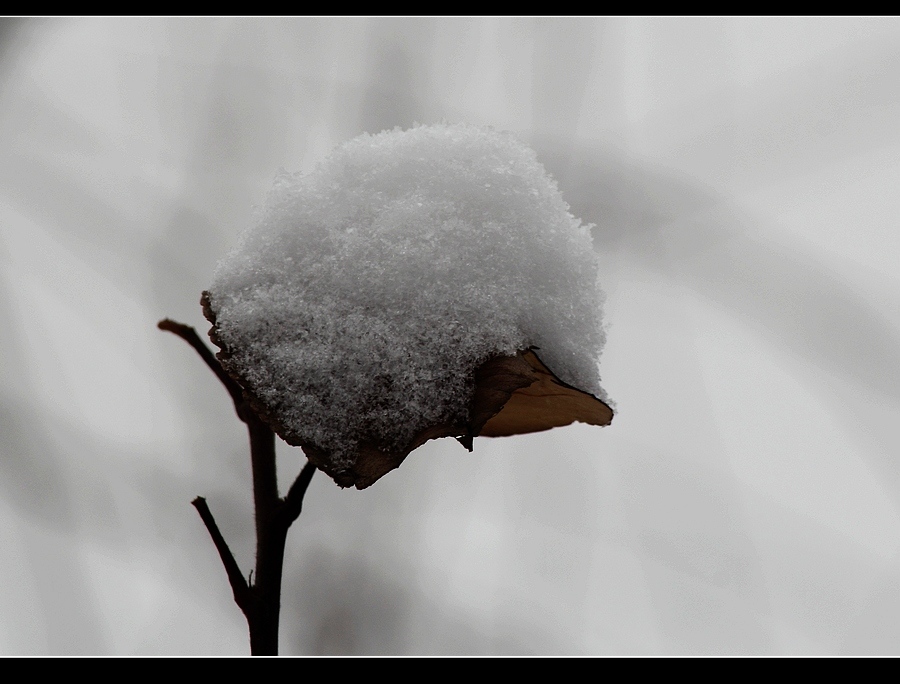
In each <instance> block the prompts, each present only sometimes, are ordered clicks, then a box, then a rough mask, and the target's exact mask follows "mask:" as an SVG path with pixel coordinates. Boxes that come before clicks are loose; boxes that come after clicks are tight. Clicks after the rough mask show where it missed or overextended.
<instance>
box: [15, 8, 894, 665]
mask: <svg viewBox="0 0 900 684" xmlns="http://www.w3.org/2000/svg"><path fill="white" fill-rule="evenodd" d="M898 73H900V21H898V20H896V19H847V18H833V19H829V18H826V19H806V18H798V19H786V18H772V19H643V18H636V19H505V18H500V19H481V18H478V19H464V18H459V19H455V18H451V19H447V18H443V19H441V18H427V19H303V18H300V19H95V18H90V19H54V20H31V19H5V20H3V21H2V23H0V150H2V153H0V547H2V548H3V553H2V554H0V653H2V654H5V655H21V654H122V655H124V654H241V653H247V652H248V642H247V636H246V625H245V623H244V620H243V616H242V615H241V614H240V612H239V611H238V609H237V608H236V607H235V605H234V604H233V601H232V598H231V592H230V590H229V587H228V584H227V581H226V577H225V573H224V571H223V570H222V567H221V564H220V562H219V559H218V557H217V555H216V552H215V549H214V547H213V546H212V544H211V542H210V541H209V539H208V536H207V533H206V531H205V529H204V528H203V526H202V524H201V522H200V520H199V518H198V516H197V515H196V512H195V511H194V509H193V508H191V506H190V501H191V499H192V498H194V497H195V496H196V495H198V494H202V495H204V496H206V497H207V499H208V501H209V504H210V506H211V508H212V510H213V512H214V514H215V515H216V517H217V519H218V520H219V523H220V526H221V527H222V529H223V531H224V533H225V535H226V538H227V539H228V540H229V542H230V543H231V545H232V548H233V549H234V551H235V553H236V555H237V557H238V560H239V562H240V563H241V566H242V568H244V570H245V572H246V571H249V569H250V567H251V561H252V551H253V548H252V547H253V529H252V528H253V523H252V513H251V501H250V485H249V479H250V473H249V461H248V457H247V446H246V435H245V432H244V431H243V429H242V425H241V423H239V422H238V421H237V420H236V419H235V417H234V415H233V411H232V407H231V406H230V404H229V399H228V396H227V394H226V393H225V392H224V390H223V389H222V387H221V386H219V385H218V384H217V382H216V380H215V378H214V377H213V376H212V374H211V373H210V372H209V371H208V370H207V368H206V367H205V366H204V365H203V364H202V362H200V360H199V358H198V357H197V356H196V355H195V354H194V352H193V351H192V350H190V349H189V348H188V347H187V345H185V344H184V343H183V342H182V341H181V340H179V339H177V338H175V337H174V336H171V335H167V334H164V333H162V332H159V331H158V330H157V329H156V327H155V324H156V322H157V321H158V320H159V319H161V318H164V317H167V316H168V317H172V318H175V319H177V320H180V321H183V322H187V323H190V324H192V325H195V326H196V327H198V328H199V329H201V330H204V331H205V330H206V328H207V325H206V323H205V321H204V320H203V318H202V316H201V313H200V308H199V304H198V300H199V296H200V292H201V291H202V290H203V289H204V288H205V287H206V286H207V285H208V284H209V282H210V280H211V275H212V271H213V268H214V266H215V263H216V261H217V260H218V258H219V257H221V256H222V255H223V254H224V253H225V251H226V250H227V249H228V248H229V246H230V245H231V244H232V243H233V241H234V239H235V237H236V235H237V234H238V233H239V231H240V230H242V229H243V228H244V227H245V226H246V225H247V224H248V223H249V221H250V217H251V213H252V211H253V206H254V204H258V203H260V202H261V201H262V199H263V197H264V195H265V192H266V190H267V188H268V187H269V186H270V184H271V181H272V178H273V177H274V175H275V173H276V172H277V170H278V169H279V168H280V167H284V168H286V169H288V170H301V171H303V170H309V169H311V168H312V167H313V166H314V164H315V163H316V161H317V160H319V159H321V158H322V157H323V156H324V155H325V154H327V153H328V151H329V150H330V149H331V148H332V147H333V146H334V145H336V144H338V143H340V142H342V141H344V140H346V139H348V138H351V137H353V136H355V135H357V134H359V133H361V132H364V131H368V132H377V131H380V130H382V129H385V128H392V127H394V126H402V127H407V126H409V125H411V124H412V123H414V122H417V121H418V122H425V123H430V122H435V121H440V120H442V119H446V120H449V121H467V122H471V123H476V124H489V125H493V126H495V127H496V128H498V129H503V130H510V131H513V132H515V133H516V134H518V135H519V136H520V137H521V138H522V139H523V140H525V141H526V142H527V143H529V144H530V145H532V146H533V147H534V148H535V149H536V150H537V153H538V156H539V158H540V159H541V160H542V161H543V162H544V164H545V165H546V167H547V169H548V170H549V171H550V172H551V173H552V174H553V175H554V176H555V178H556V179H557V180H558V182H559V185H560V188H561V190H562V192H563V196H564V197H565V198H566V199H567V201H568V202H569V203H570V204H571V206H572V212H573V213H574V214H575V215H577V216H579V217H581V218H583V219H584V220H585V221H588V222H592V223H595V224H596V226H597V227H596V230H595V246H596V249H597V251H598V253H599V254H600V257H601V260H602V265H603V272H604V286H605V289H606V291H607V294H608V300H607V318H608V320H609V331H608V336H609V342H608V346H607V350H606V352H605V353H604V356H603V359H602V362H601V374H602V377H603V383H604V386H605V387H606V388H607V389H608V391H609V393H610V395H611V396H612V397H613V398H614V399H615V400H616V401H617V404H618V414H617V416H616V419H615V421H614V422H613V424H612V426H610V427H608V428H605V429H597V428H590V427H586V426H581V425H576V426H572V427H569V428H565V429H557V430H553V431H550V432H547V433H541V434H537V435H532V436H527V437H515V438H508V439H497V440H488V439H481V440H477V441H476V445H475V451H474V453H472V454H469V453H467V452H466V451H465V450H463V449H462V448H461V447H460V446H459V445H458V444H457V443H456V442H454V441H452V440H441V441H438V442H432V443H430V444H428V445H426V446H425V447H423V448H421V449H419V450H418V451H416V452H414V453H413V454H412V455H411V456H410V458H409V459H408V460H407V461H406V463H404V465H403V466H402V467H401V468H400V469H399V470H397V471H395V472H393V473H391V474H389V475H388V476H386V477H385V478H384V479H383V480H381V481H379V482H378V483H377V484H376V485H375V486H373V487H372V488H370V489H367V490H364V491H362V492H358V491H355V490H340V489H338V488H337V487H336V486H335V485H334V484H333V483H332V482H331V481H330V480H329V479H328V478H327V477H324V476H322V475H321V474H320V475H318V476H317V477H315V478H314V479H313V482H312V485H311V487H310V490H309V492H308V495H307V498H306V504H305V508H304V512H303V515H302V516H301V518H300V520H299V521H298V522H297V523H296V524H295V527H294V528H293V529H292V531H291V534H290V537H289V539H288V554H287V558H286V568H285V586H284V602H283V604H284V605H283V614H282V639H281V648H282V652H283V653H285V654H590V655H602V654H868V653H881V654H894V655H898V654H900V516H898V506H900V463H898V458H900V437H898V432H897V425H898V418H900V230H898V215H900V192H898V190H897V189H898V187H900V127H898V125H897V122H898V120H900V78H898V76H897V74H898ZM302 462H303V458H302V454H300V453H299V452H298V451H297V450H294V449H291V448H289V447H284V448H283V449H281V450H280V451H279V466H280V468H281V474H282V487H286V486H287V484H288V483H289V482H290V480H291V479H292V478H293V477H294V475H295V474H296V473H297V472H298V470H299V468H300V467H301V465H302Z"/></svg>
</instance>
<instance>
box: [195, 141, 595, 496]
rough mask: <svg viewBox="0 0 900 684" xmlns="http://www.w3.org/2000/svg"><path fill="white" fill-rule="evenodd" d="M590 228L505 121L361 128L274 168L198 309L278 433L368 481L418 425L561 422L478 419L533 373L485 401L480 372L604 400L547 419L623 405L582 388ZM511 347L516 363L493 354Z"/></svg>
mask: <svg viewBox="0 0 900 684" xmlns="http://www.w3.org/2000/svg"><path fill="white" fill-rule="evenodd" d="M589 228H590V226H586V225H583V224H582V223H581V221H580V220H578V219H576V218H574V217H573V216H572V215H571V214H570V213H569V211H568V205H567V204H566V203H565V202H564V201H563V199H562V197H561V196H560V193H559V190H558V189H557V187H556V183H555V182H554V181H553V180H552V179H551V178H550V177H549V176H548V175H547V173H546V172H545V170H544V168H543V166H542V165H541V164H540V163H539V162H538V161H537V159H536V157H535V154H534V152H533V151H532V150H531V149H530V148H528V147H527V146H526V145H524V144H523V143H521V142H520V141H519V140H517V139H516V138H515V137H514V136H513V135H511V134H508V133H498V132H496V131H494V130H493V129H490V128H482V127H476V126H470V125H447V124H441V125H434V126H416V127H414V128H412V129H410V130H407V131H402V130H400V129H394V130H392V131H385V132H383V133H380V134H378V135H361V136H359V137H357V138H354V139H353V140H351V141H349V142H347V143H344V144H343V145H341V146H339V147H338V148H337V149H335V150H334V152H333V153H332V154H331V155H330V156H329V157H328V158H327V159H326V160H325V161H324V162H322V163H321V164H320V165H319V166H318V167H317V168H316V169H315V170H314V171H313V172H312V173H309V174H307V175H301V174H289V173H282V174H281V175H279V176H278V177H277V179H276V181H275V185H274V188H273V189H272V191H271V192H270V194H269V196H268V198H267V201H266V203H265V206H264V207H263V208H262V209H261V210H260V212H259V215H258V217H257V219H256V221H255V225H253V226H252V227H251V228H250V229H249V230H247V231H246V232H245V233H244V234H243V235H242V237H241V239H240V241H239V244H238V245H237V247H236V248H235V249H234V250H233V251H232V252H231V253H230V254H229V255H228V256H226V257H225V258H224V259H223V260H222V261H221V262H220V263H219V265H218V267H217V269H216V273H215V277H214V279H213V283H212V285H211V286H210V288H209V290H208V292H207V293H205V294H204V305H205V311H206V314H207V316H208V317H209V318H210V320H211V322H213V324H214V326H213V330H212V331H211V334H212V336H213V340H214V341H215V343H216V344H217V345H218V346H219V347H220V348H221V349H222V352H221V353H220V354H219V358H220V360H221V361H222V363H223V365H224V366H225V368H226V370H228V372H229V373H230V374H231V375H232V376H234V377H235V378H236V379H237V380H238V381H239V382H240V383H241V384H242V386H243V387H244V388H245V391H246V392H247V394H248V396H249V397H250V398H251V401H252V403H253V405H254V407H255V408H256V409H257V411H258V412H259V413H260V414H261V415H262V416H263V417H264V419H265V420H266V421H267V422H269V423H270V424H271V425H272V427H273V429H275V430H276V432H278V434H279V435H281V436H282V437H283V438H284V439H285V440H286V441H288V442H289V443H291V444H296V445H302V446H303V447H304V448H305V449H306V451H307V454H308V455H310V458H311V459H313V460H314V462H316V464H317V465H319V467H321V468H323V469H324V470H326V471H327V472H328V473H329V474H330V475H332V477H334V478H335V480H336V481H337V482H338V483H339V484H342V485H344V486H346V485H350V484H355V485H357V486H359V487H363V486H368V484H371V482H373V481H374V480H375V479H377V478H378V477H380V476H381V475H382V474H384V473H383V472H381V471H382V470H383V471H384V472H386V471H387V470H389V469H390V468H392V467H396V466H397V465H399V462H400V461H402V460H403V457H405V456H406V455H407V454H408V453H409V451H410V450H411V449H413V448H415V447H416V446H418V445H419V444H421V443H422V442H424V441H425V440H426V439H430V438H433V437H438V436H446V435H454V436H457V437H461V438H463V441H464V442H465V440H466V439H468V440H470V439H471V437H473V436H475V435H478V434H512V433H513V432H514V431H525V432H528V431H533V430H534V429H547V428H548V427H552V425H541V426H536V427H533V428H531V429H523V430H519V429H518V428H515V429H513V428H508V429H507V428H502V427H500V428H496V429H495V430H494V431H493V432H492V431H491V430H485V429H483V426H484V424H485V421H486V420H488V419H490V417H491V416H492V415H494V414H496V413H497V412H498V411H500V409H501V408H502V407H503V405H504V403H505V401H506V400H507V399H509V397H510V393H511V392H513V391H514V390H515V389H516V388H517V387H522V388H525V387H527V386H528V385H529V384H532V383H535V380H534V379H531V380H525V381H521V380H520V381H518V384H516V382H513V383H512V385H509V383H507V384H508V386H507V387H506V390H503V391H505V395H503V397H501V399H502V401H501V400H500V399H496V398H494V399H492V400H491V401H488V400H487V399H485V398H484V397H485V396H487V395H485V392H487V393H488V394H490V393H491V392H492V391H494V390H490V389H486V390H484V391H481V394H480V395H479V396H481V399H479V401H480V402H481V403H480V407H478V408H476V407H474V404H473V397H475V395H476V389H477V386H478V383H479V382H482V381H485V380H484V378H486V377H494V378H495V379H497V378H501V379H502V378H507V380H508V377H507V376H509V374H510V373H512V374H513V375H515V373H516V372H520V373H526V374H527V373H533V374H535V375H534V378H537V377H538V375H540V377H541V378H544V380H546V382H547V383H549V384H548V385H547V387H550V386H551V385H552V386H555V387H557V388H562V387H565V388H566V391H569V392H570V393H572V396H576V393H577V399H578V400H579V401H580V400H582V399H584V398H586V397H587V398H589V400H590V401H594V402H595V404H596V405H598V406H603V408H604V409H605V410H606V411H607V412H608V417H606V419H605V421H604V420H603V416H601V417H600V418H598V417H596V416H593V414H590V411H591V410H593V409H589V410H588V413H587V414H584V415H581V414H578V415H575V414H573V415H572V416H570V417H569V418H567V419H563V420H557V421H556V422H555V423H553V424H559V425H564V424H567V423H569V422H572V421H573V420H584V421H586V422H593V423H595V424H606V423H608V422H609V420H611V418H612V412H611V411H609V409H608V407H606V406H605V405H604V404H601V402H600V401H598V400H597V399H595V398H594V397H593V396H590V395H595V396H596V397H597V398H599V399H601V400H605V399H606V397H605V394H604V392H603V390H602V389H601V387H600V378H599V376H598V370H597V361H598V358H599V355H600V351H601V349H602V347H603V343H604V333H603V327H602V324H601V304H602V294H601V292H600V290H599V287H598V284H597V260H596V258H595V255H594V251H593V249H592V246H591V236H590V232H589ZM526 350H531V351H530V352H528V353H527V354H526V353H525V352H526ZM537 356H539V357H540V359H537ZM503 359H506V361H509V362H510V363H512V362H513V361H515V363H518V364H519V366H518V369H519V370H518V371H511V370H510V369H509V368H506V367H505V366H504V367H502V368H501V367H500V366H496V367H494V366H491V363H495V362H498V360H500V361H502V360H503ZM516 360H517V361H516ZM541 362H543V363H541ZM486 363H487V365H485V364H486ZM503 363H505V362H503ZM523 363H525V364H526V365H527V367H526V365H523ZM501 366H502V363H501ZM538 366H540V368H538ZM491 368H493V370H490V369H491ZM510 368H511V367H510ZM529 369H530V370H529ZM541 369H543V370H541ZM476 371H478V373H479V374H478V377H476V374H477V373H476ZM529 377H531V376H529ZM501 384H502V383H501ZM513 385H515V386H513ZM538 386H539V383H535V384H534V388H537V387H538ZM570 386H571V387H570ZM510 387H511V388H512V389H510ZM534 388H532V389H533V391H532V393H536V392H537V390H535V389H534ZM574 388H580V390H583V392H582V391H579V390H575V389H574ZM495 389H496V388H495ZM503 391H501V394H503ZM494 394H496V391H494ZM551 394H552V392H551ZM482 395H483V396H482ZM491 396H493V395H491ZM504 397H505V398H504ZM545 399H546V398H545ZM485 401H487V404H485ZM491 402H493V403H491ZM545 403H546V401H545ZM535 406H537V405H533V406H532V407H531V410H532V412H535V411H536V412H537V413H536V414H535V415H539V414H541V412H543V411H544V409H542V408H541V407H540V406H537V408H535ZM478 412H480V416H481V417H480V418H479V419H478V420H474V416H475V413H478ZM576 413H577V412H576ZM488 414H490V415H488ZM589 414H590V415H589ZM604 415H605V414H604ZM585 416H586V417H585ZM473 421H474V422H473ZM477 423H480V424H477ZM469 444H470V442H469ZM379 459H380V460H382V461H384V463H380V461H379ZM385 459H386V460H385ZM365 460H368V461H369V463H368V464H366V463H363V461H365ZM373 464H374V465H373ZM388 466H389V467H388Z"/></svg>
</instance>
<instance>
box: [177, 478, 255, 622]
mask: <svg viewBox="0 0 900 684" xmlns="http://www.w3.org/2000/svg"><path fill="white" fill-rule="evenodd" d="M191 505H192V506H193V507H194V508H196V509H197V512H198V513H199V514H200V519H201V520H203V524H204V525H206V529H207V531H208V532H209V536H210V537H212V540H213V544H215V545H216V550H217V551H218V552H219V558H221V559H222V565H224V566H225V572H226V573H228V581H229V582H230V583H231V590H232V591H233V592H234V602H235V603H236V604H238V607H239V608H240V609H241V610H242V611H243V612H246V611H247V608H248V606H249V602H250V587H249V585H248V584H247V580H245V579H244V575H243V574H242V573H241V569H240V567H239V566H238V564H237V561H236V560H235V559H234V554H232V553H231V549H229V548H228V543H227V542H226V541H225V537H223V536H222V533H221V532H220V531H219V526H218V525H217V524H216V519H215V518H214V517H213V514H212V512H211V511H210V510H209V506H208V505H207V504H206V499H204V498H203V497H202V496H198V497H197V498H196V499H194V500H193V501H191Z"/></svg>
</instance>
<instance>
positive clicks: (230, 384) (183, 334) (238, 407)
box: [156, 318, 247, 423]
mask: <svg viewBox="0 0 900 684" xmlns="http://www.w3.org/2000/svg"><path fill="white" fill-rule="evenodd" d="M156 327H157V328H159V329H160V330H165V331H166V332H170V333H172V334H174V335H178V337H180V338H181V339H183V340H184V341H185V342H187V343H188V344H189V345H191V346H192V347H193V348H194V349H195V350H196V352H197V353H198V354H200V358H202V359H203V360H204V361H205V362H206V365H207V366H209V368H210V370H212V372H213V373H215V374H216V377H217V378H219V381H220V382H221V383H222V384H223V385H225V389H227V390H228V394H230V395H231V400H232V401H233V402H234V410H235V411H237V414H238V417H239V418H240V419H241V420H243V421H244V422H245V423H246V422H247V421H246V418H245V417H244V414H243V407H244V393H243V392H242V391H241V386H240V385H239V384H237V383H236V382H235V381H234V380H233V379H232V378H231V376H230V375H228V373H226V372H225V369H224V368H222V364H221V363H219V360H218V359H217V358H216V357H215V355H214V354H213V353H212V352H211V351H210V349H209V347H207V346H206V345H205V344H204V343H203V340H201V339H200V336H199V335H198V334H197V331H196V330H195V329H194V328H192V327H191V326H189V325H185V324H184V323H179V322H177V321H173V320H172V319H171V318H166V319H163V320H161V321H160V322H159V323H157V324H156Z"/></svg>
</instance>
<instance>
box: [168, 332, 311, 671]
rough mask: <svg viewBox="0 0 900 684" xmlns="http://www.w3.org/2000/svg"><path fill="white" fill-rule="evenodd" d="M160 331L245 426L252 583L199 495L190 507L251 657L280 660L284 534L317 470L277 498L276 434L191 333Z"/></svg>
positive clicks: (300, 477) (306, 469) (302, 473)
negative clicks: (199, 364)
mask: <svg viewBox="0 0 900 684" xmlns="http://www.w3.org/2000/svg"><path fill="white" fill-rule="evenodd" d="M158 327H159V328H160V330H165V331H167V332H171V333H173V334H175V335H178V336H179V337H180V338H182V339H183V340H185V341H186V342H187V343H188V344H190V345H191V346H192V347H193V348H194V349H195V350H196V351H197V353H198V354H200V357H201V358H202V359H203V361H204V362H205V363H206V365H207V366H209V368H210V369H211V370H212V371H213V373H215V374H216V377H217V378H219V380H220V381H221V382H222V384H223V385H225V389H226V390H228V393H229V394H230V395H231V399H232V401H233V402H234V408H235V411H236V412H237V415H238V417H239V418H240V419H241V420H242V421H244V422H245V423H246V424H247V431H248V432H249V434H250V462H251V465H252V469H253V505H254V509H255V513H256V572H255V573H252V572H251V574H250V581H247V580H245V579H244V576H243V574H242V573H241V570H240V567H239V566H238V564H237V561H236V560H235V558H234V555H233V554H232V553H231V549H229V548H228V544H227V543H226V542H225V538H224V537H223V536H222V533H221V531H220V530H219V526H218V525H217V524H216V521H215V518H213V515H212V512H211V511H210V510H209V506H207V504H206V499H204V498H203V497H201V496H198V497H197V498H196V499H194V501H193V502H192V504H193V506H194V507H195V508H196V509H197V512H198V513H199V514H200V518H201V519H202V520H203V524H204V525H206V529H207V531H208V532H209V535H210V537H212V540H213V544H215V546H216V550H217V551H218V552H219V557H220V558H221V559H222V564H223V565H224V566H225V572H226V573H227V575H228V581H229V582H230V583H231V589H232V592H233V593H234V601H235V603H236V604H237V605H238V607H239V608H240V609H241V611H242V612H243V613H244V616H245V617H246V618H247V625H248V627H249V629H250V652H251V654H253V655H278V623H279V617H280V612H281V578H282V572H283V568H284V546H285V542H286V541H287V532H288V529H289V528H290V526H291V523H293V522H294V521H295V520H296V519H297V517H298V516H299V515H300V511H301V510H302V508H303V495H304V494H305V493H306V489H307V487H309V482H310V480H311V479H312V476H313V474H314V473H315V471H316V468H315V466H314V465H313V464H312V463H309V462H307V464H306V465H305V466H304V467H303V470H301V471H300V474H299V475H298V476H297V479H296V480H295V481H294V484H293V485H291V488H290V490H288V494H287V496H286V497H285V498H283V499H282V498H281V497H280V496H279V495H278V473H277V471H276V468H275V433H274V432H272V430H271V429H270V428H269V427H268V426H267V425H266V424H265V423H264V422H263V421H262V419H260V417H259V416H258V415H257V414H256V413H255V412H254V411H253V410H252V409H251V408H250V405H249V403H248V402H247V401H246V399H245V398H244V393H243V391H242V390H241V387H240V385H239V384H238V383H237V382H235V381H234V380H233V379H232V378H231V377H230V376H229V375H228V373H226V372H225V369H224V368H222V365H221V364H220V363H219V361H218V359H216V357H215V355H214V354H213V353H212V351H211V350H210V349H209V347H207V346H206V344H204V342H203V340H201V339H200V336H199V335H197V331H196V330H194V328H192V327H191V326H189V325H185V324H183V323H177V322H175V321H172V320H170V319H168V318H167V319H165V320H163V321H160V322H159V324H158ZM254 574H255V577H254Z"/></svg>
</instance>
